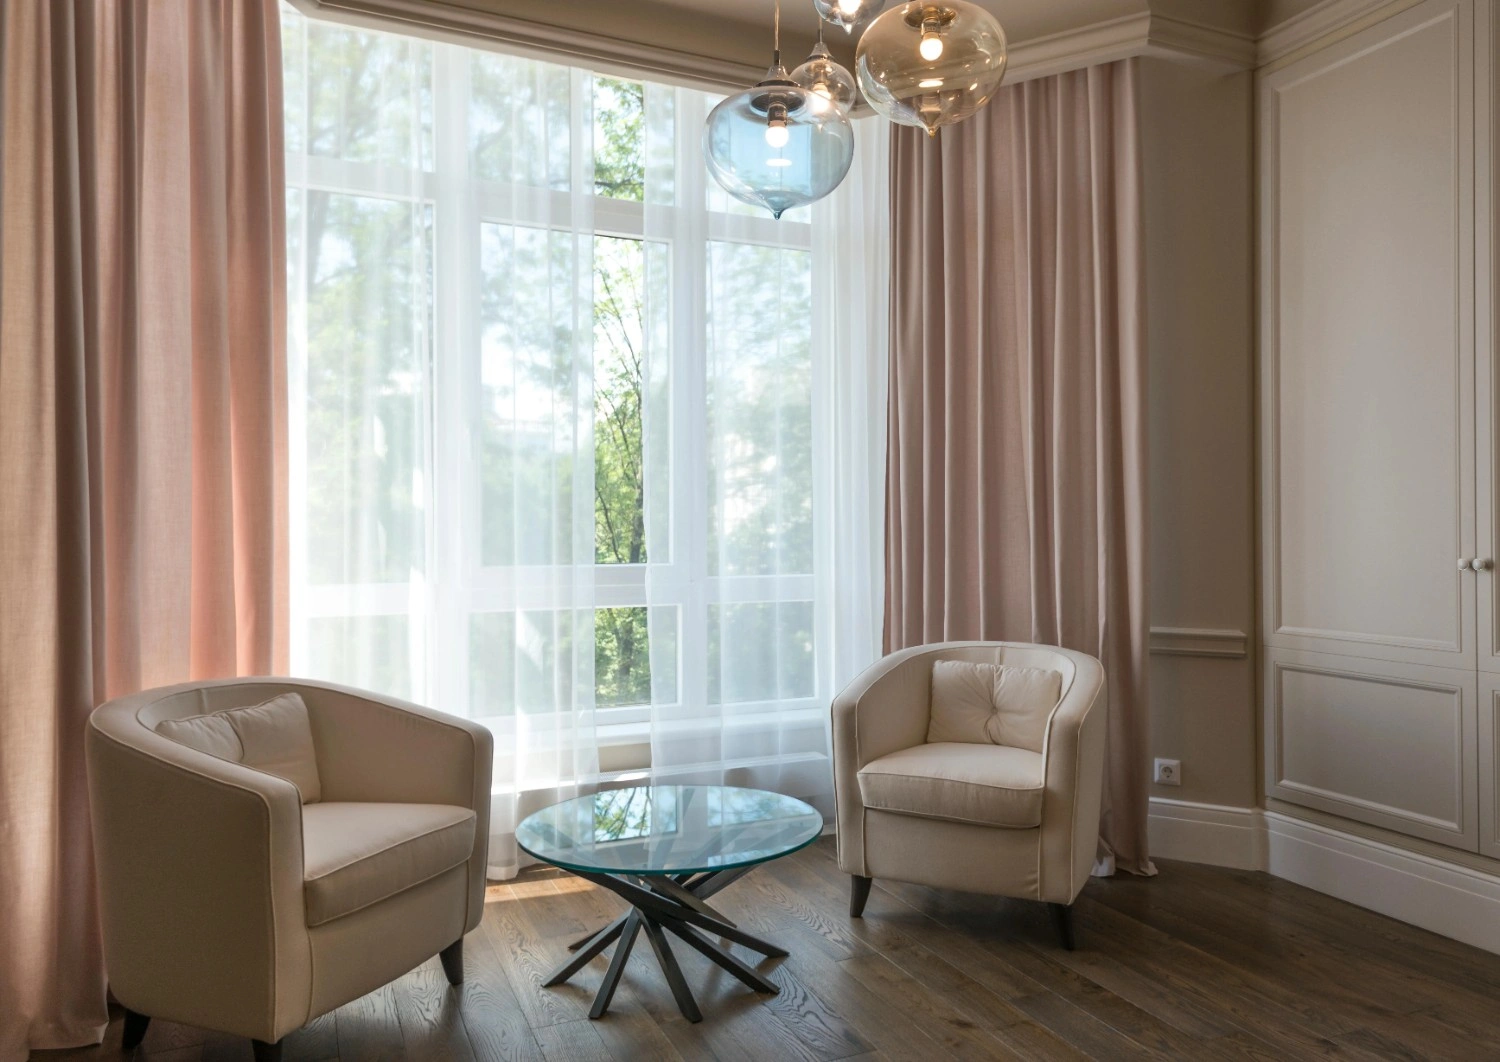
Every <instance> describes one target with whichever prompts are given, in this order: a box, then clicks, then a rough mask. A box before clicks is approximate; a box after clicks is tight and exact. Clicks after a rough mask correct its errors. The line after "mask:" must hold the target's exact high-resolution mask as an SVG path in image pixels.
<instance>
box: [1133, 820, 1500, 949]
mask: <svg viewBox="0 0 1500 1062" xmlns="http://www.w3.org/2000/svg"><path fill="white" fill-rule="evenodd" d="M1147 821H1148V827H1149V830H1150V835H1149V836H1150V848H1151V854H1152V855H1153V856H1155V857H1157V858H1161V859H1180V860H1183V861H1184V862H1188V863H1206V864H1209V865H1211V866H1221V867H1233V868H1235V869H1237V870H1263V871H1266V872H1268V873H1270V874H1273V875H1275V876H1276V877H1278V878H1284V879H1285V880H1287V881H1290V882H1294V883H1296V884H1298V885H1305V886H1306V887H1307V888H1310V889H1314V890H1316V891H1318V892H1321V893H1326V894H1327V895H1329V896H1334V897H1337V898H1338V899H1340V900H1346V901H1348V902H1349V903H1352V904H1356V905H1358V906H1360V907H1364V908H1366V909H1368V910H1371V911H1376V912H1378V913H1380V914H1383V915H1386V916H1388V917H1390V918H1395V919H1397V920H1398V921H1402V922H1406V923H1408V924H1410V925H1414V926H1420V927H1421V928H1422V929H1427V930H1430V931H1432V932H1434V933H1439V934H1441V935H1443V936H1445V937H1450V938H1452V939H1453V940H1458V941H1462V942H1463V943H1465V944H1472V945H1473V946H1474V947H1477V948H1483V949H1484V950H1485V951H1490V952H1495V953H1497V954H1500V875H1495V874H1488V873H1485V872H1484V871H1482V870H1476V869H1473V868H1472V867H1466V866H1461V865H1459V864H1456V863H1450V862H1447V861H1445V860H1442V859H1437V858H1434V857H1433V856H1429V855H1424V854H1422V853H1420V852H1412V851H1408V850H1406V849H1404V848H1398V847H1396V846H1395V845H1391V844H1386V843H1385V842H1383V841H1376V840H1372V839H1370V838H1368V837H1359V836H1356V835H1355V834H1351V833H1345V832H1343V831H1342V830H1336V829H1333V828H1332V827H1329V826H1324V825H1322V824H1320V823H1315V822H1309V821H1307V820H1305V819H1299V818H1295V817H1293V816H1291V815H1286V814H1283V813H1281V812H1279V811H1266V810H1263V809H1261V808H1237V807H1226V806H1223V805H1219V804H1197V803H1193V802H1191V801H1186V800H1167V799H1164V798H1161V797H1152V798H1151V811H1150V818H1149V819H1148V820H1147Z"/></svg>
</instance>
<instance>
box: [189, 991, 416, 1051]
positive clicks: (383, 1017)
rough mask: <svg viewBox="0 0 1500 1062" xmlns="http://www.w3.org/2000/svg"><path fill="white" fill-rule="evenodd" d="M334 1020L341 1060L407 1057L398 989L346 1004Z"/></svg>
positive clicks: (363, 997) (370, 994)
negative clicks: (336, 1024)
mask: <svg viewBox="0 0 1500 1062" xmlns="http://www.w3.org/2000/svg"><path fill="white" fill-rule="evenodd" d="M334 1016H335V1018H336V1020H337V1021H338V1043H339V1057H340V1058H358V1059H368V1060H369V1062H392V1060H396V1059H404V1058H405V1057H406V1049H405V1045H404V1043H403V1039H402V1035H401V1019H400V1016H399V1015H398V1013H397V1011H396V990H395V988H394V986H392V985H383V986H382V987H380V988H377V989H376V990H375V991H373V992H371V993H369V994H368V995H365V996H360V997H359V998H358V999H356V1000H353V1001H352V1002H349V1003H345V1004H344V1005H343V1006H342V1007H340V1008H339V1009H338V1010H336V1011H334ZM247 1046H248V1045H247ZM205 1054H206V1052H205ZM245 1057H246V1058H248V1057H249V1055H246V1056H245Z"/></svg>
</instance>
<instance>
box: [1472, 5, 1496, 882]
mask: <svg viewBox="0 0 1500 1062" xmlns="http://www.w3.org/2000/svg"><path fill="white" fill-rule="evenodd" d="M1497 14H1500V13H1497V12H1496V10H1495V4H1494V3H1493V2H1490V3H1483V4H1480V5H1479V6H1478V7H1477V8H1476V9H1475V12H1474V36H1475V40H1476V41H1477V42H1478V43H1477V46H1476V48H1475V52H1474V110H1475V113H1474V129H1475V139H1474V185H1475V196H1474V230H1475V239H1474V290H1475V300H1474V343H1475V348H1476V351H1477V354H1476V358H1475V363H1474V427H1475V436H1476V440H1475V480H1476V485H1477V488H1478V490H1477V492H1476V494H1475V499H1474V510H1475V522H1476V524H1477V529H1478V534H1477V536H1476V542H1477V545H1476V546H1475V549H1476V550H1477V552H1478V553H1479V560H1480V564H1481V566H1482V570H1481V571H1480V572H1479V575H1478V577H1477V579H1476V580H1475V594H1476V599H1477V600H1476V612H1477V620H1478V622H1477V631H1478V643H1479V648H1478V662H1479V670H1480V671H1484V672H1490V673H1500V585H1497V582H1496V580H1497V579H1500V575H1497V574H1496V568H1495V565H1496V564H1497V563H1500V511H1497V509H1500V426H1497V424H1496V418H1497V416H1500V393H1497V387H1500V373H1497V372H1496V360H1497V355H1500V324H1497V315H1496V306H1497V304H1500V303H1497V288H1496V285H1497V283H1500V271H1497V269H1496V262H1497V260H1500V255H1497V250H1500V233H1497V232H1496V228H1495V227H1496V225H1497V223H1500V211H1497V210H1496V209H1495V207H1496V198H1497V196H1500V164H1497V159H1496V156H1495V152H1496V149H1497V145H1500V137H1497V136H1496V135H1495V123H1496V122H1497V121H1500V70H1497V67H1496V61H1495V57H1496V56H1497V55H1500V17H1497ZM1495 854H1500V853H1495Z"/></svg>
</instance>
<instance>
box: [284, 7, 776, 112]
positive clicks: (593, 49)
mask: <svg viewBox="0 0 1500 1062" xmlns="http://www.w3.org/2000/svg"><path fill="white" fill-rule="evenodd" d="M290 2H291V4H292V6H294V7H296V8H297V9H299V10H300V11H302V12H303V13H304V14H306V15H308V16H310V17H314V18H322V19H328V20H330V21H335V22H343V23H346V24H349V25H355V26H364V27H367V28H369V29H380V30H386V31H388V32H400V33H409V34H412V35H414V36H419V37H429V38H434V39H437V40H443V41H449V42H453V43H458V44H465V45H468V46H470V47H477V48H486V47H487V48H491V49H497V50H502V51H508V52H512V53H516V54H521V55H528V56H537V55H541V56H545V57H549V58H554V59H558V60H561V61H563V62H571V63H577V62H578V61H579V60H580V59H581V60H584V61H585V62H587V63H589V64H591V65H593V66H595V67H597V68H598V69H599V70H600V71H601V72H602V73H608V74H620V75H623V76H634V77H638V78H651V79H653V80H657V81H667V82H671V83H675V84H681V85H686V86H689V87H692V88H701V89H708V90H712V91H719V92H723V91H734V90H737V89H740V88H743V87H744V86H746V85H751V84H754V83H755V82H757V81H759V80H760V79H761V78H763V77H764V76H765V73H766V68H765V67H764V66H753V65H750V64H747V63H739V62H734V61H731V60H726V59H720V58H712V57H708V56H703V55H696V54H693V53H691V52H685V51H680V50H677V49H674V48H666V47H661V46H659V45H650V44H642V43H639V42H636V41H623V40H618V39H616V38H614V37H608V36H605V35H603V34H599V33H589V32H587V31H582V30H577V29H569V28H565V27H561V26H554V25H549V24H547V23H545V22H532V21H530V20H527V19H519V18H513V17H511V16H509V15H501V14H498V13H494V12H487V11H475V10H471V9H468V8H462V7H455V6H452V5H449V4H442V3H434V2H433V0H290Z"/></svg>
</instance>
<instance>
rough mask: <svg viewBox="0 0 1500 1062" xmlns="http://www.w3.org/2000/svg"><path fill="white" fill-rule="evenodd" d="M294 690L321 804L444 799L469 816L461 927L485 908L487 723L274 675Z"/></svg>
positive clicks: (490, 748) (490, 747) (490, 740)
mask: <svg viewBox="0 0 1500 1062" xmlns="http://www.w3.org/2000/svg"><path fill="white" fill-rule="evenodd" d="M277 681H278V682H280V683H281V684H282V685H284V687H285V688H286V689H288V690H291V691H294V692H296V693H298V694H300V695H301V697H302V700H303V702H304V703H306V705H307V712H308V717H309V719H310V720H311V723H312V732H313V744H314V746H315V747H316V748H317V754H318V777H319V779H320V781H321V782H322V787H323V799H324V800H325V801H334V800H351V801H375V802H382V803H399V804H451V805H454V806H456V807H461V808H470V809H472V810H473V812H474V815H475V820H476V821H475V824H474V851H473V854H472V855H471V856H470V858H469V872H470V882H469V884H470V887H469V907H468V913H467V917H466V918H465V921H464V926H465V932H468V931H469V930H472V929H473V928H474V927H475V926H477V925H478V924H479V919H480V917H481V916H482V915H483V913H484V871H485V860H486V856H487V854H488V851H489V839H490V774H491V771H492V769H493V760H494V737H493V735H491V733H490V731H489V729H488V728H487V727H484V726H481V725H480V724H478V723H475V722H471V721H470V720H467V719H459V718H457V717H455V716H451V715H446V714H444V713H443V712H438V711H434V710H432V709H431V708H424V707H422V706H421V705H417V704H412V703H411V702H409V701H403V700H398V699H397V698H394V697H382V696H378V695H376V694H373V693H368V692H366V691H363V690H356V689H350V688H349V687H346V686H338V685H334V684H333V683H327V682H306V681H302V680H284V679H279V680H277Z"/></svg>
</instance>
